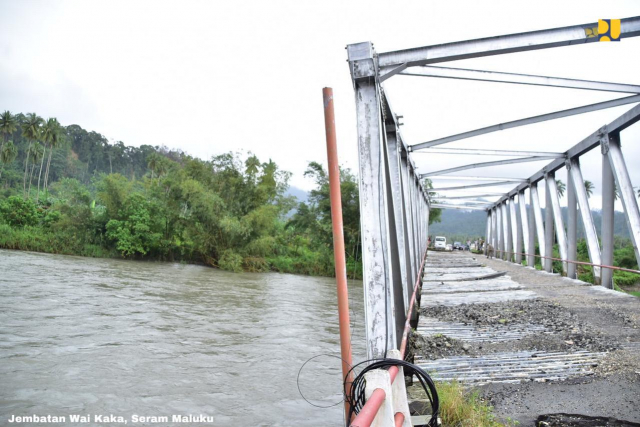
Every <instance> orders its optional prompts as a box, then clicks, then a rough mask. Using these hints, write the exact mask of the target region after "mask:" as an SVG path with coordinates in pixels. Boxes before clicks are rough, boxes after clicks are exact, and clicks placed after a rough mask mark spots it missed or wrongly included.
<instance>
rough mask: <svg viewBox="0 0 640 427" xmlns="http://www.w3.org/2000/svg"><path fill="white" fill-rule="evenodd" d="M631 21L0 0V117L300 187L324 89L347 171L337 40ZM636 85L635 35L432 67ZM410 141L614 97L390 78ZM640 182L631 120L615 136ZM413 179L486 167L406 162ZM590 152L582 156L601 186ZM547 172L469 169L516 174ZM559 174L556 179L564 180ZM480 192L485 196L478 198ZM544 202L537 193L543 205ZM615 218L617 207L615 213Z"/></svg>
mask: <svg viewBox="0 0 640 427" xmlns="http://www.w3.org/2000/svg"><path fill="white" fill-rule="evenodd" d="M637 15H640V2H639V1H634V0H629V1H609V2H603V1H601V0H599V1H589V0H582V1H564V2H558V1H557V0H556V1H535V2H514V1H484V2H475V1H446V2H442V1H438V2H436V1H426V0H422V1H419V2H406V1H405V2H390V1H387V2H379V1H371V0H370V1H344V0H342V1H327V0H325V1H322V2H308V1H307V2H304V1H300V0H298V1H234V2H215V1H207V2H204V1H203V2H199V1H157V0H155V1H113V0H111V1H29V0H23V1H17V0H16V1H9V0H0V110H5V109H8V110H11V111H13V112H14V113H15V112H25V113H26V112H31V111H33V112H36V113H38V114H39V115H41V116H43V117H51V116H53V117H57V118H58V119H59V120H60V122H61V123H63V124H65V125H69V124H79V125H80V126H82V127H83V128H85V129H88V130H94V131H97V132H100V133H102V134H103V135H105V136H106V137H107V138H108V139H109V140H113V141H118V140H121V141H123V142H124V143H125V144H128V145H135V146H138V145H142V144H151V145H166V146H168V147H171V148H180V149H183V150H185V151H186V152H188V153H190V154H192V155H195V156H198V157H201V158H210V157H211V156H212V155H215V154H219V153H222V152H226V151H229V150H234V151H235V150H244V151H251V152H254V153H256V154H257V155H258V156H259V157H260V158H261V159H262V160H267V159H268V158H272V159H273V160H274V161H276V162H277V163H278V164H279V165H280V166H281V167H282V168H283V169H285V170H289V171H291V172H292V173H293V177H292V182H291V183H292V184H293V185H295V186H297V187H300V188H303V189H309V188H310V187H311V186H312V182H310V181H308V180H306V179H305V178H304V177H303V176H302V174H303V172H304V170H305V168H306V164H307V162H309V161H312V160H316V161H322V162H324V161H325V159H326V152H325V141H324V127H323V116H322V113H323V112H322V100H321V96H322V95H321V89H322V87H324V86H331V87H333V88H334V93H335V100H336V117H337V118H336V120H337V127H338V139H339V155H340V158H341V161H342V163H344V164H345V165H347V166H349V167H351V168H352V169H354V170H357V152H356V131H355V107H354V99H353V88H352V85H351V79H350V76H349V70H348V67H347V63H346V51H345V50H344V48H345V46H346V45H347V44H349V43H355V42H360V41H367V40H370V41H372V42H374V44H375V47H376V49H377V50H378V51H379V52H385V51H389V50H396V49H403V48H409V47H417V46H425V45H430V44H438V43H444V42H450V41H458V40H466V39H473V38H479V37H487V36H494V35H500V34H510V33H516V32H524V31H532V30H538V29H546V28H554V27H560V26H566V25H574V24H583V23H589V22H596V21H597V20H598V19H599V18H623V17H629V16H637ZM440 65H445V66H452V67H465V68H477V69H486V70H499V71H507V72H516V73H529V74H542V75H549V76H558V77H572V78H579V79H592V80H603V81H612V82H621V83H633V84H640V73H639V72H638V70H639V69H640V68H639V66H640V38H631V39H624V40H622V41H621V42H619V43H592V44H589V45H582V46H572V47H563V48H556V49H549V50H544V51H535V52H526V53H518V54H511V55H503V56H494V57H490V58H481V59H474V60H467V61H457V62H453V63H448V64H440ZM386 90H387V92H388V93H389V95H390V97H391V99H392V101H393V102H394V108H395V109H396V113H398V114H402V115H404V123H405V126H404V127H403V128H402V131H403V135H404V137H405V139H406V140H407V142H408V143H409V144H415V143H418V142H423V141H427V140H429V139H433V138H438V137H442V136H447V135H450V134H454V133H459V132H463V131H466V130H472V129H475V128H478V127H483V126H487V125H492V124H497V123H500V122H504V121H509V120H515V119H519V118H524V117H528V116H531V115H537V114H543V113H546V112H551V111H555V110H559V109H565V108H571V107H575V106H579V105H583V104H589V103H593V102H598V101H602V100H607V99H613V98H618V97H621V96H625V95H622V94H613V93H604V92H592V91H579V90H570V89H554V88H541V87H534V86H518V85H504V84H497V83H483V82H465V81H457V80H444V79H427V78H419V77H408V76H396V77H394V78H392V79H391V80H389V81H388V82H387V83H386ZM632 106H633V105H627V106H622V107H618V108H614V109H610V110H605V111H601V112H596V113H590V114H586V115H582V116H577V117H573V118H567V119H561V120H557V121H552V122H546V123H542V124H537V125H532V126H527V127H522V128H518V129H513V130H506V131H502V132H497V133H492V134H489V135H485V136H482V137H478V138H474V139H470V140H465V141H461V142H457V143H452V144H449V145H448V146H451V147H469V148H471V147H482V148H496V149H499V148H503V149H504V148H508V149H512V150H517V149H522V150H538V151H564V150H566V149H567V148H569V147H570V146H572V145H574V144H576V143H577V142H579V141H580V140H581V139H582V138H584V137H586V136H587V135H589V134H591V133H592V132H594V131H595V130H596V129H598V128H599V127H600V126H602V125H603V124H605V123H608V122H609V121H611V120H612V119H614V118H615V117H617V116H619V115H620V114H622V113H623V112H624V111H626V110H628V109H630V108H631V107H632ZM622 138H623V150H624V152H625V155H626V158H627V162H628V163H629V164H630V165H629V168H630V170H631V174H632V180H633V183H634V185H639V184H640V170H638V169H639V168H638V167H637V166H638V164H640V125H635V126H634V127H632V128H630V129H628V130H627V131H625V132H624V133H623V134H622ZM415 160H416V163H417V164H418V166H419V170H420V172H427V171H432V170H438V169H442V168H446V167H452V166H456V165H459V164H464V163H468V162H469V161H470V160H476V161H485V160H486V161H490V160H494V159H493V158H490V157H486V158H485V157H483V158H481V159H477V158H474V159H469V158H463V157H456V156H452V155H437V156H436V155H425V154H422V155H416V156H415ZM600 162H601V156H600V154H599V150H594V152H592V153H590V154H589V155H588V156H586V157H585V158H584V160H583V173H584V175H585V179H589V180H591V181H593V182H594V183H595V185H596V194H595V195H594V197H593V198H592V199H591V200H592V202H593V207H595V208H599V203H600V197H599V189H600V187H601V185H600V182H601V178H600ZM543 165H544V163H542V164H541V163H531V164H518V165H512V166H505V167H502V168H492V169H489V170H485V169H482V170H481V169H477V170H476V171H473V173H472V174H473V175H484V176H511V177H522V178H526V177H528V176H529V175H531V174H532V173H534V172H535V171H537V170H539V169H540V168H542V166H543ZM559 178H561V179H563V180H564V181H565V182H566V176H565V174H564V172H561V173H560V174H559ZM488 190H489V191H491V189H488ZM543 200H544V199H543ZM617 208H618V209H621V206H620V205H619V206H617Z"/></svg>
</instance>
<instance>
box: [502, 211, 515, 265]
mask: <svg viewBox="0 0 640 427" xmlns="http://www.w3.org/2000/svg"><path fill="white" fill-rule="evenodd" d="M508 203H509V199H508V198H507V199H506V200H505V201H504V203H503V204H502V216H503V217H504V251H505V252H504V254H503V256H502V259H504V260H505V261H513V255H512V254H511V252H513V236H512V234H511V212H510V207H509V205H508Z"/></svg>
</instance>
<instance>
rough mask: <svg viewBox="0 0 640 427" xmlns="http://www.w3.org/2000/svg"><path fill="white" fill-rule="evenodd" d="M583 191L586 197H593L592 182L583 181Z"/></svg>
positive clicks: (594, 187)
mask: <svg viewBox="0 0 640 427" xmlns="http://www.w3.org/2000/svg"><path fill="white" fill-rule="evenodd" d="M584 189H585V190H586V191H587V197H588V198H589V197H591V196H592V195H593V190H595V189H596V186H595V185H593V182H591V181H585V182H584Z"/></svg>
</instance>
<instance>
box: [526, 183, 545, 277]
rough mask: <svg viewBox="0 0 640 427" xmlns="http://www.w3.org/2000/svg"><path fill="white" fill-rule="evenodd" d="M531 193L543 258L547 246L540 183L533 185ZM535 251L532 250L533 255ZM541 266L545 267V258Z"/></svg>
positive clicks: (530, 189)
mask: <svg viewBox="0 0 640 427" xmlns="http://www.w3.org/2000/svg"><path fill="white" fill-rule="evenodd" d="M529 191H530V192H531V207H532V209H533V217H534V219H535V229H536V233H537V236H538V250H539V251H540V255H541V256H546V253H547V252H546V251H547V245H545V232H544V222H543V221H542V208H541V207H540V197H539V196H538V183H537V182H533V183H531V187H529ZM533 248H534V249H535V244H534V245H533ZM534 249H532V253H533V250H534ZM541 264H542V265H543V266H544V265H545V263H544V258H543V259H542V261H541Z"/></svg>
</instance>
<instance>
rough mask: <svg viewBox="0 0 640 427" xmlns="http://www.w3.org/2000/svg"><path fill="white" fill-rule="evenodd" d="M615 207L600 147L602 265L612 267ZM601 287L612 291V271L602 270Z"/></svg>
mask: <svg viewBox="0 0 640 427" xmlns="http://www.w3.org/2000/svg"><path fill="white" fill-rule="evenodd" d="M614 207H615V179H614V177H613V172H612V171H611V163H609V159H608V157H607V153H606V145H605V144H603V145H602V234H601V235H602V264H603V265H613V215H614ZM602 286H604V287H605V288H609V289H613V270H611V269H608V268H603V269H602Z"/></svg>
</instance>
